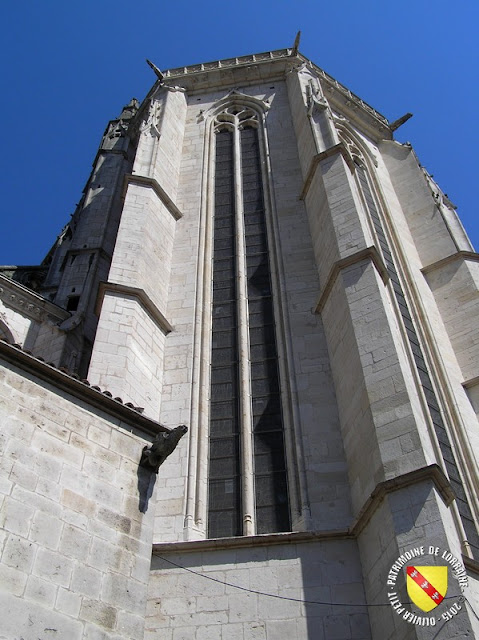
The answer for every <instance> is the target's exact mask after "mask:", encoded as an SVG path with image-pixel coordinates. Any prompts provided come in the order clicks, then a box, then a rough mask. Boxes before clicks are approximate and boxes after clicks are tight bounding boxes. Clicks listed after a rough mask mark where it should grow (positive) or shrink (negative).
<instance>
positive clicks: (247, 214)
mask: <svg viewBox="0 0 479 640" xmlns="http://www.w3.org/2000/svg"><path fill="white" fill-rule="evenodd" d="M245 102H246V98H245V97H244V96H243V99H242V100H232V101H230V102H229V103H227V104H226V103H225V104H223V105H221V109H218V111H217V112H216V114H215V115H214V119H213V133H214V148H215V191H214V193H215V198H214V224H213V256H212V257H213V297H212V353H211V382H210V384H211V390H210V429H209V431H210V438H209V442H210V448H209V497H208V521H209V524H208V536H209V537H210V538H218V537H227V536H237V535H253V534H256V533H271V532H277V531H288V530H290V527H291V525H290V514H289V499H288V483H287V470H286V455H285V447H284V428H283V416H282V404H281V403H282V399H281V394H280V383H279V372H278V351H277V343H276V334H275V331H276V330H275V322H274V308H273V307H274V305H273V295H274V292H273V290H272V284H271V271H270V265H269V250H268V232H267V220H266V205H265V198H264V194H263V181H264V176H263V172H262V151H261V142H262V140H263V139H264V131H263V130H262V127H261V125H262V123H263V113H262V112H261V110H260V109H259V108H258V106H257V105H255V104H245Z"/></svg>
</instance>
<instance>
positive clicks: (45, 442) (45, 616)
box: [0, 359, 153, 640]
mask: <svg viewBox="0 0 479 640" xmlns="http://www.w3.org/2000/svg"><path fill="white" fill-rule="evenodd" d="M32 360H33V359H32ZM43 367H44V368H45V367H46V365H43ZM59 375H61V374H59ZM0 378H1V384H0V446H1V453H2V458H1V460H0V474H1V475H0V507H1V511H0V514H1V515H0V519H1V533H0V550H1V564H0V610H1V611H2V615H1V623H0V635H1V636H2V637H8V638H9V639H10V640H13V639H15V640H19V639H20V638H24V639H25V640H27V639H28V640H31V639H33V638H40V637H41V638H47V637H56V638H65V639H67V638H68V640H76V639H80V638H91V639H93V638H95V639H98V638H102V639H104V640H107V639H110V638H111V639H113V638H115V639H116V640H119V639H120V638H124V639H125V640H126V639H128V640H130V639H132V638H138V639H140V638H142V637H143V622H144V621H143V615H144V612H145V602H146V588H147V582H148V575H149V564H150V553H151V546H150V545H151V537H152V515H153V510H152V509H150V510H148V511H147V512H146V513H145V514H142V513H141V512H140V511H139V502H138V488H137V483H138V478H137V468H138V461H139V458H140V454H141V449H142V447H143V446H144V444H145V440H144V438H143V437H140V435H138V434H136V435H135V434H134V433H132V432H131V431H132V425H131V424H128V423H127V422H122V421H121V420H119V419H118V418H114V417H112V416H111V415H109V414H108V413H107V412H102V411H99V410H95V409H93V407H92V406H90V405H89V404H87V403H86V402H83V401H80V400H77V399H75V398H74V397H73V396H71V395H69V394H68V393H65V392H63V391H59V390H58V388H55V387H54V386H52V385H51V384H48V383H47V382H45V380H42V381H41V382H40V380H39V379H38V378H35V377H34V376H33V375H31V374H28V373H25V371H22V370H20V369H18V368H17V367H15V366H12V365H10V364H8V363H6V364H5V366H3V365H2V368H1V369H0ZM78 384H80V383H78ZM133 417H134V416H133Z"/></svg>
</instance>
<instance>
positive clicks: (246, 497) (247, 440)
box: [233, 126, 256, 536]
mask: <svg viewBox="0 0 479 640" xmlns="http://www.w3.org/2000/svg"><path fill="white" fill-rule="evenodd" d="M233 149H234V167H235V173H234V175H235V205H236V207H235V208H236V222H235V225H236V236H235V242H236V260H237V263H236V274H237V276H236V277H237V287H236V293H237V314H238V351H239V406H240V430H241V454H242V455H241V470H242V504H243V535H245V536H250V535H254V534H255V532H256V522H255V520H256V518H255V491H254V467H253V441H252V433H253V418H252V404H251V367H250V355H249V353H250V350H249V314H248V281H247V272H246V255H245V254H246V249H245V233H244V216H243V188H242V176H241V144H240V132H239V130H238V127H237V126H236V127H235V129H234V144H233Z"/></svg>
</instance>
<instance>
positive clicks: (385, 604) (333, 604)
mask: <svg viewBox="0 0 479 640" xmlns="http://www.w3.org/2000/svg"><path fill="white" fill-rule="evenodd" d="M155 555H156V554H155ZM156 557H157V558H159V559H160V560H163V561H164V562H167V563H168V564H171V565H172V566H174V567H177V568H178V569H183V570H184V571H187V572H188V573H192V574H193V575H195V576H199V577H200V578H205V579H206V580H211V581H212V582H217V583H219V584H223V585H225V586H227V587H232V588H233V589H240V590H241V591H246V592H247V593H254V594H256V595H259V596H266V597H267V598H277V599H279V600H288V601H290V602H299V603H301V604H313V605H320V606H326V607H368V608H369V607H390V606H391V603H390V602H381V603H373V604H368V603H351V602H323V601H321V600H305V599H303V598H292V597H289V596H282V595H279V594H276V593H267V592H265V591H258V590H257V589H250V588H249V587H243V586H241V585H238V584H233V583H232V582H227V581H226V580H220V579H219V578H214V577H213V576H209V575H206V574H205V573H201V572H200V571H195V570H194V569H190V568H189V567H185V566H183V565H181V564H178V563H177V562H173V560H169V559H168V558H165V557H164V556H160V555H156ZM457 597H458V596H457V595H455V596H446V597H445V598H444V600H451V599H453V598H457ZM461 598H462V599H463V600H464V601H465V602H467V604H468V605H469V607H470V608H471V611H472V612H473V613H474V615H475V616H476V618H477V619H478V620H479V616H478V615H477V613H476V612H475V611H474V609H473V607H472V605H471V603H470V602H469V600H467V598H465V597H464V596H461ZM404 604H406V605H407V604H412V603H411V602H404ZM441 628H442V627H441Z"/></svg>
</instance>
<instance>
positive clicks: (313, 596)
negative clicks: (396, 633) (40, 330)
mask: <svg viewBox="0 0 479 640" xmlns="http://www.w3.org/2000/svg"><path fill="white" fill-rule="evenodd" d="M225 546H226V545H225ZM157 553H158V555H156V554H155V555H153V559H152V573H151V581H150V587H149V594H148V617H147V620H146V627H145V639H147V640H153V639H155V638H161V639H162V640H176V638H178V639H179V638H182V639H185V640H186V639H188V640H226V639H227V640H283V639H284V640H293V638H294V639H296V638H298V639H299V638H301V639H302V638H311V639H313V638H314V639H315V640H319V639H322V638H325V639H326V638H328V639H332V638H344V640H349V639H353V638H354V639H355V640H367V639H369V638H371V635H370V629H369V620H368V615H367V609H366V607H364V606H356V607H351V606H349V604H350V603H354V604H357V605H361V604H365V600H364V592H363V587H362V575H361V567H360V564H359V560H358V554H357V547H356V543H355V542H354V541H351V540H335V541H332V540H331V541H322V542H298V543H294V542H292V541H290V544H278V545H263V546H254V544H252V545H251V546H245V547H244V548H237V549H235V548H233V549H229V548H228V547H227V546H226V548H223V549H220V550H216V551H214V550H212V549H210V550H204V551H193V552H191V553H181V552H179V553H165V552H164V551H158V552H157ZM171 562H172V563H175V564H171ZM175 565H180V567H178V566H175ZM267 594H270V595H271V596H273V597H269V596H268V595H267ZM275 596H279V597H275ZM302 600H308V601H309V604H307V603H304V602H301V601H302ZM313 602H317V603H318V604H313ZM323 602H336V603H344V606H334V607H331V606H327V605H322V604H321V603H323Z"/></svg>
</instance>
